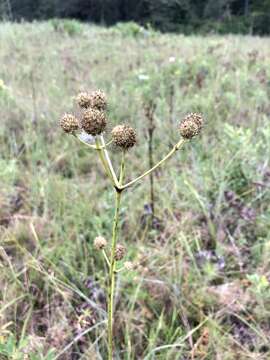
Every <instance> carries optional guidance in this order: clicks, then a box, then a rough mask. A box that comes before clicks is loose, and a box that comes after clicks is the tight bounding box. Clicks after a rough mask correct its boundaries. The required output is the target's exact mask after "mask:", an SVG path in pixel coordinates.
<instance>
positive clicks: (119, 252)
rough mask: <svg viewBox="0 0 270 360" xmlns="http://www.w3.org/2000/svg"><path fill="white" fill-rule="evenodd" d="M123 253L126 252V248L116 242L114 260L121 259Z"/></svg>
mask: <svg viewBox="0 0 270 360" xmlns="http://www.w3.org/2000/svg"><path fill="white" fill-rule="evenodd" d="M125 253H126V248H125V247H124V246H123V245H121V244H117V245H116V249H115V260H117V261H119V260H122V259H123V257H124V256H125Z"/></svg>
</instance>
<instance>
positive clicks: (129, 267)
mask: <svg viewBox="0 0 270 360" xmlns="http://www.w3.org/2000/svg"><path fill="white" fill-rule="evenodd" d="M124 267H125V268H126V269H127V270H129V271H130V270H133V269H134V264H133V263H132V262H131V261H126V262H125V263H124Z"/></svg>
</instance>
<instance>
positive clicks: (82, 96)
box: [76, 92, 91, 109]
mask: <svg viewBox="0 0 270 360" xmlns="http://www.w3.org/2000/svg"><path fill="white" fill-rule="evenodd" d="M76 100H77V104H78V105H79V106H80V107H81V108H83V109H87V108H89V107H90V105H91V95H90V94H89V93H87V92H81V93H79V94H78V96H77V99H76Z"/></svg>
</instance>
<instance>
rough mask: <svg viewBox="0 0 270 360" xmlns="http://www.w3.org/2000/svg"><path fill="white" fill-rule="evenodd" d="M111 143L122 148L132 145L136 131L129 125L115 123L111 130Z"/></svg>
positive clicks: (135, 140) (134, 142)
mask: <svg viewBox="0 0 270 360" xmlns="http://www.w3.org/2000/svg"><path fill="white" fill-rule="evenodd" d="M112 140H113V143H114V144H115V145H117V146H119V147H121V148H122V149H124V150H127V149H129V148H131V147H133V146H134V145H135V144H136V142H137V139H136V131H135V130H134V129H133V128H132V127H130V126H129V125H117V126H115V127H114V128H113V130H112Z"/></svg>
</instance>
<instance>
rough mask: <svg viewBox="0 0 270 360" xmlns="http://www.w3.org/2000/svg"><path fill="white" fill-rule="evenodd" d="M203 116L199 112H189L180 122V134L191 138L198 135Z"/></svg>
mask: <svg viewBox="0 0 270 360" xmlns="http://www.w3.org/2000/svg"><path fill="white" fill-rule="evenodd" d="M202 125H203V118H202V116H201V115H199V114H195V113H191V114H189V115H187V116H186V117H185V118H184V120H183V121H182V122H181V123H180V126H179V129H180V134H181V135H182V136H183V138H185V139H192V138H193V137H194V136H196V135H198V134H199V133H200V131H201V129H202Z"/></svg>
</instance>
